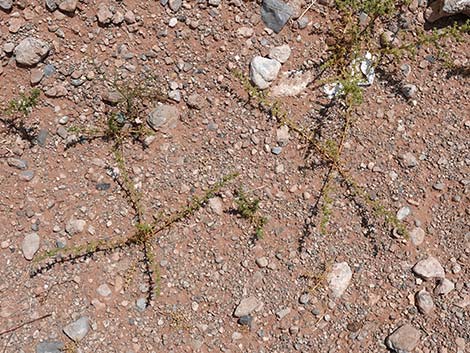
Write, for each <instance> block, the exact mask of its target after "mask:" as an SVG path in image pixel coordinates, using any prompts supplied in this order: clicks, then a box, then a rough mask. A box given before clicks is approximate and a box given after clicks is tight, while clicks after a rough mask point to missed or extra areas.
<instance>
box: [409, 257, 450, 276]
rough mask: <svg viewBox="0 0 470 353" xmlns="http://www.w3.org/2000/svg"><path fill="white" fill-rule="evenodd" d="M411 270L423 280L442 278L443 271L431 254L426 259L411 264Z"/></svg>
mask: <svg viewBox="0 0 470 353" xmlns="http://www.w3.org/2000/svg"><path fill="white" fill-rule="evenodd" d="M413 272H414V273H415V274H417V275H418V276H419V277H421V278H423V279H424V280H426V281H427V280H430V279H433V278H444V277H445V271H444V268H443V267H442V266H441V264H440V263H439V261H438V260H437V259H436V258H435V257H432V256H429V257H428V258H427V259H424V260H421V261H419V262H418V263H417V264H416V265H414V266H413Z"/></svg>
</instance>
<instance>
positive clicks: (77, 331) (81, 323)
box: [63, 316, 90, 342]
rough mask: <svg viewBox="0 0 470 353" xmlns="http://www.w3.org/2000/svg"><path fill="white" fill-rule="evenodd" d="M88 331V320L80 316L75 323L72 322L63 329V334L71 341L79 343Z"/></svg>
mask: <svg viewBox="0 0 470 353" xmlns="http://www.w3.org/2000/svg"><path fill="white" fill-rule="evenodd" d="M89 330H90V319H89V318H88V317H86V316H82V317H81V318H79V319H78V320H77V321H74V322H72V323H70V324H68V325H67V326H65V327H64V330H63V331H64V333H65V334H66V335H67V336H68V337H69V338H70V339H71V340H73V341H76V342H77V341H80V340H81V339H83V338H84V337H85V336H86V335H87V333H88V331H89Z"/></svg>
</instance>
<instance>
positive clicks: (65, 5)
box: [59, 0, 78, 13]
mask: <svg viewBox="0 0 470 353" xmlns="http://www.w3.org/2000/svg"><path fill="white" fill-rule="evenodd" d="M77 4H78V0H62V1H61V2H60V3H59V9H60V10H61V11H63V12H68V13H73V12H75V9H76V8H77Z"/></svg>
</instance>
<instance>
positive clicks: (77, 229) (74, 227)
mask: <svg viewBox="0 0 470 353" xmlns="http://www.w3.org/2000/svg"><path fill="white" fill-rule="evenodd" d="M85 225H86V222H85V221H84V220H83V219H75V218H71V219H70V220H69V221H68V222H67V224H66V225H65V231H66V232H67V233H69V235H75V234H79V233H81V232H83V230H84V229H85Z"/></svg>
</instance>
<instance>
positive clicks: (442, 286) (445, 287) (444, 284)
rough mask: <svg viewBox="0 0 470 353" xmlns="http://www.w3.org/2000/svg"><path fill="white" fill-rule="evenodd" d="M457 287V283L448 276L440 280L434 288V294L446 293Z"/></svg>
mask: <svg viewBox="0 0 470 353" xmlns="http://www.w3.org/2000/svg"><path fill="white" fill-rule="evenodd" d="M454 289H455V284H454V282H452V281H451V280H448V279H447V278H442V279H440V280H439V282H438V284H437V286H436V288H435V289H434V294H436V295H446V294H449V293H450V292H452V291H453V290H454Z"/></svg>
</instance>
